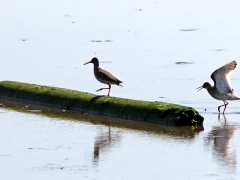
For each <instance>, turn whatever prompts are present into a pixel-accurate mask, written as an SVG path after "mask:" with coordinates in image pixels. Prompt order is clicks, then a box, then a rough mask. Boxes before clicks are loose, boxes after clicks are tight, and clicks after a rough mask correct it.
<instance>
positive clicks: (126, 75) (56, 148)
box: [0, 0, 240, 180]
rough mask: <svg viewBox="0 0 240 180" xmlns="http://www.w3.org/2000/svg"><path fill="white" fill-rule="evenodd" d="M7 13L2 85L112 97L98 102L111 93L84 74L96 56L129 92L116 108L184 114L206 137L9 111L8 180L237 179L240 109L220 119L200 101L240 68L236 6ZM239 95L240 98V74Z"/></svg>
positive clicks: (18, 8)
mask: <svg viewBox="0 0 240 180" xmlns="http://www.w3.org/2000/svg"><path fill="white" fill-rule="evenodd" d="M0 4H1V7H3V8H2V9H1V11H0V23H1V28H0V54H1V59H0V72H1V76H0V81H2V80H13V81H22V82H28V83H35V84H41V85H51V86H56V87H63V88H69V89H75V90H79V91H84V92H90V93H95V94H97V95H104V94H105V95H106V94H107V92H106V91H102V92H96V89H99V88H101V87H104V85H102V84H100V83H99V82H97V81H96V80H95V78H94V75H93V70H92V65H86V66H83V64H84V63H85V62H88V61H89V60H90V59H91V58H92V57H94V56H96V57H98V58H99V60H100V66H101V67H102V68H104V69H106V70H108V71H110V72H111V73H112V74H113V75H115V76H116V77H117V78H119V79H120V80H122V81H123V86H124V87H122V88H121V87H117V86H112V90H111V95H112V96H117V97H123V98H131V99H140V100H148V101H166V102H172V103H177V104H183V105H186V106H191V107H193V108H195V109H197V110H198V111H199V112H200V113H201V114H202V115H203V116H204V118H205V121H204V125H203V127H190V129H183V128H181V129H178V128H169V127H160V126H154V127H152V126H151V127H149V125H142V124H141V125H138V124H135V125H132V124H131V125H129V124H128V123H126V122H125V123H124V122H121V123H119V124H114V125H113V124H111V123H109V122H111V119H110V120H109V118H106V117H105V118H100V117H90V115H85V116H83V115H77V116H79V117H77V118H76V117H74V118H73V119H74V120H73V119H72V118H70V117H69V114H64V113H60V115H54V116H49V115H44V114H38V112H35V113H36V114H31V113H22V112H29V111H27V110H26V108H25V109H23V110H22V111H20V109H22V108H23V107H24V106H22V105H21V107H20V106H19V108H17V109H15V110H13V109H11V108H10V109H9V108H4V107H1V109H0V123H1V127H2V128H1V131H0V137H1V138H0V145H1V148H0V159H1V162H2V163H1V164H0V179H109V180H111V179H176V178H177V179H183V180H185V179H194V180H195V179H216V180H219V179H220V180H222V179H239V178H240V173H239V162H240V161H239V152H240V149H239V148H240V140H239V137H240V134H239V125H240V118H239V117H240V106H239V103H240V102H239V101H235V102H230V103H229V105H228V108H227V110H226V115H225V117H224V116H223V115H221V116H220V117H218V114H217V106H218V105H220V104H221V102H220V101H216V100H214V99H212V98H211V97H210V96H209V95H208V93H207V92H206V90H202V91H200V92H196V88H197V87H199V86H201V85H202V84H203V83H204V82H206V81H209V82H210V83H212V84H213V82H212V80H211V78H210V75H211V73H212V72H213V71H214V70H215V69H217V68H219V67H220V66H222V65H224V64H226V63H228V62H230V61H232V60H237V62H239V59H240V51H239V39H240V33H239V32H240V23H239V17H240V11H239V9H240V3H239V1H237V0H233V1H224V0H218V1H216V0H213V1H207V0H196V1H190V0H183V1H178V0H170V1H159V0H156V1H151V2H149V1H145V0H140V1H117V2H116V1H110V0H99V1H88V0H82V1H76V0H71V1H64V0H59V1H53V0H49V1H41V2H39V1H37V0H32V1H27V0H21V1H11V2H10V1H7V0H2V1H1V2H0ZM177 62H188V63H187V64H178V63H177ZM232 85H233V89H234V90H235V93H236V95H239V96H240V68H239V67H237V68H236V70H235V72H234V73H233V75H232ZM0 103H1V102H0ZM2 103H3V104H4V103H5V102H2ZM28 106H29V107H30V105H28ZM16 110H17V111H16ZM34 110H39V109H34ZM41 111H42V110H41ZM57 114H58V113H57ZM99 118H100V119H101V120H99ZM89 119H90V120H89ZM102 123H104V124H107V125H102ZM121 124H127V125H124V126H121ZM191 128H192V129H191Z"/></svg>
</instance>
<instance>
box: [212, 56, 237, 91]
mask: <svg viewBox="0 0 240 180" xmlns="http://www.w3.org/2000/svg"><path fill="white" fill-rule="evenodd" d="M236 66H237V62H236V61H232V62H230V63H227V64H225V65H224V66H222V67H221V68H219V69H217V70H215V71H214V72H213V73H212V75H211V78H212V80H213V81H214V86H215V87H216V88H217V90H218V91H219V92H220V93H223V94H225V93H233V89H232V87H231V82H230V77H231V75H232V73H233V70H234V69H235V68H236Z"/></svg>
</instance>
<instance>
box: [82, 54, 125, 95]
mask: <svg viewBox="0 0 240 180" xmlns="http://www.w3.org/2000/svg"><path fill="white" fill-rule="evenodd" d="M89 63H93V72H94V75H95V78H96V79H97V80H98V81H99V82H101V83H103V84H107V85H108V88H100V89H98V90H97V92H98V91H101V90H103V89H108V96H109V94H110V89H111V84H114V85H118V86H121V87H122V84H120V83H122V81H120V80H119V79H117V78H115V77H114V76H113V75H112V74H111V73H110V72H108V71H106V70H104V69H102V68H100V67H99V61H98V59H97V58H92V60H91V61H89V62H87V63H85V64H84V65H86V64H89Z"/></svg>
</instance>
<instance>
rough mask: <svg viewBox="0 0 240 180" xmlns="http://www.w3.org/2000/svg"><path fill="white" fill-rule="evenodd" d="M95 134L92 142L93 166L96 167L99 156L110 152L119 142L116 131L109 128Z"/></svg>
mask: <svg viewBox="0 0 240 180" xmlns="http://www.w3.org/2000/svg"><path fill="white" fill-rule="evenodd" d="M100 128H101V129H100V131H99V132H98V133H97V136H96V137H95V141H94V152H93V164H94V165H98V162H99V157H100V154H101V155H103V154H105V153H106V152H108V151H110V150H111V149H112V147H114V146H116V144H118V143H119V142H120V139H121V137H120V135H119V132H117V131H111V128H110V126H108V130H107V129H104V131H103V129H102V126H101V127H100Z"/></svg>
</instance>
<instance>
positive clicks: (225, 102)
mask: <svg viewBox="0 0 240 180" xmlns="http://www.w3.org/2000/svg"><path fill="white" fill-rule="evenodd" d="M223 103H224V104H223V105H221V106H218V112H219V113H220V107H222V106H225V108H224V110H223V114H224V112H225V109H226V107H227V105H228V102H227V101H226V100H224V101H223Z"/></svg>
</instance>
